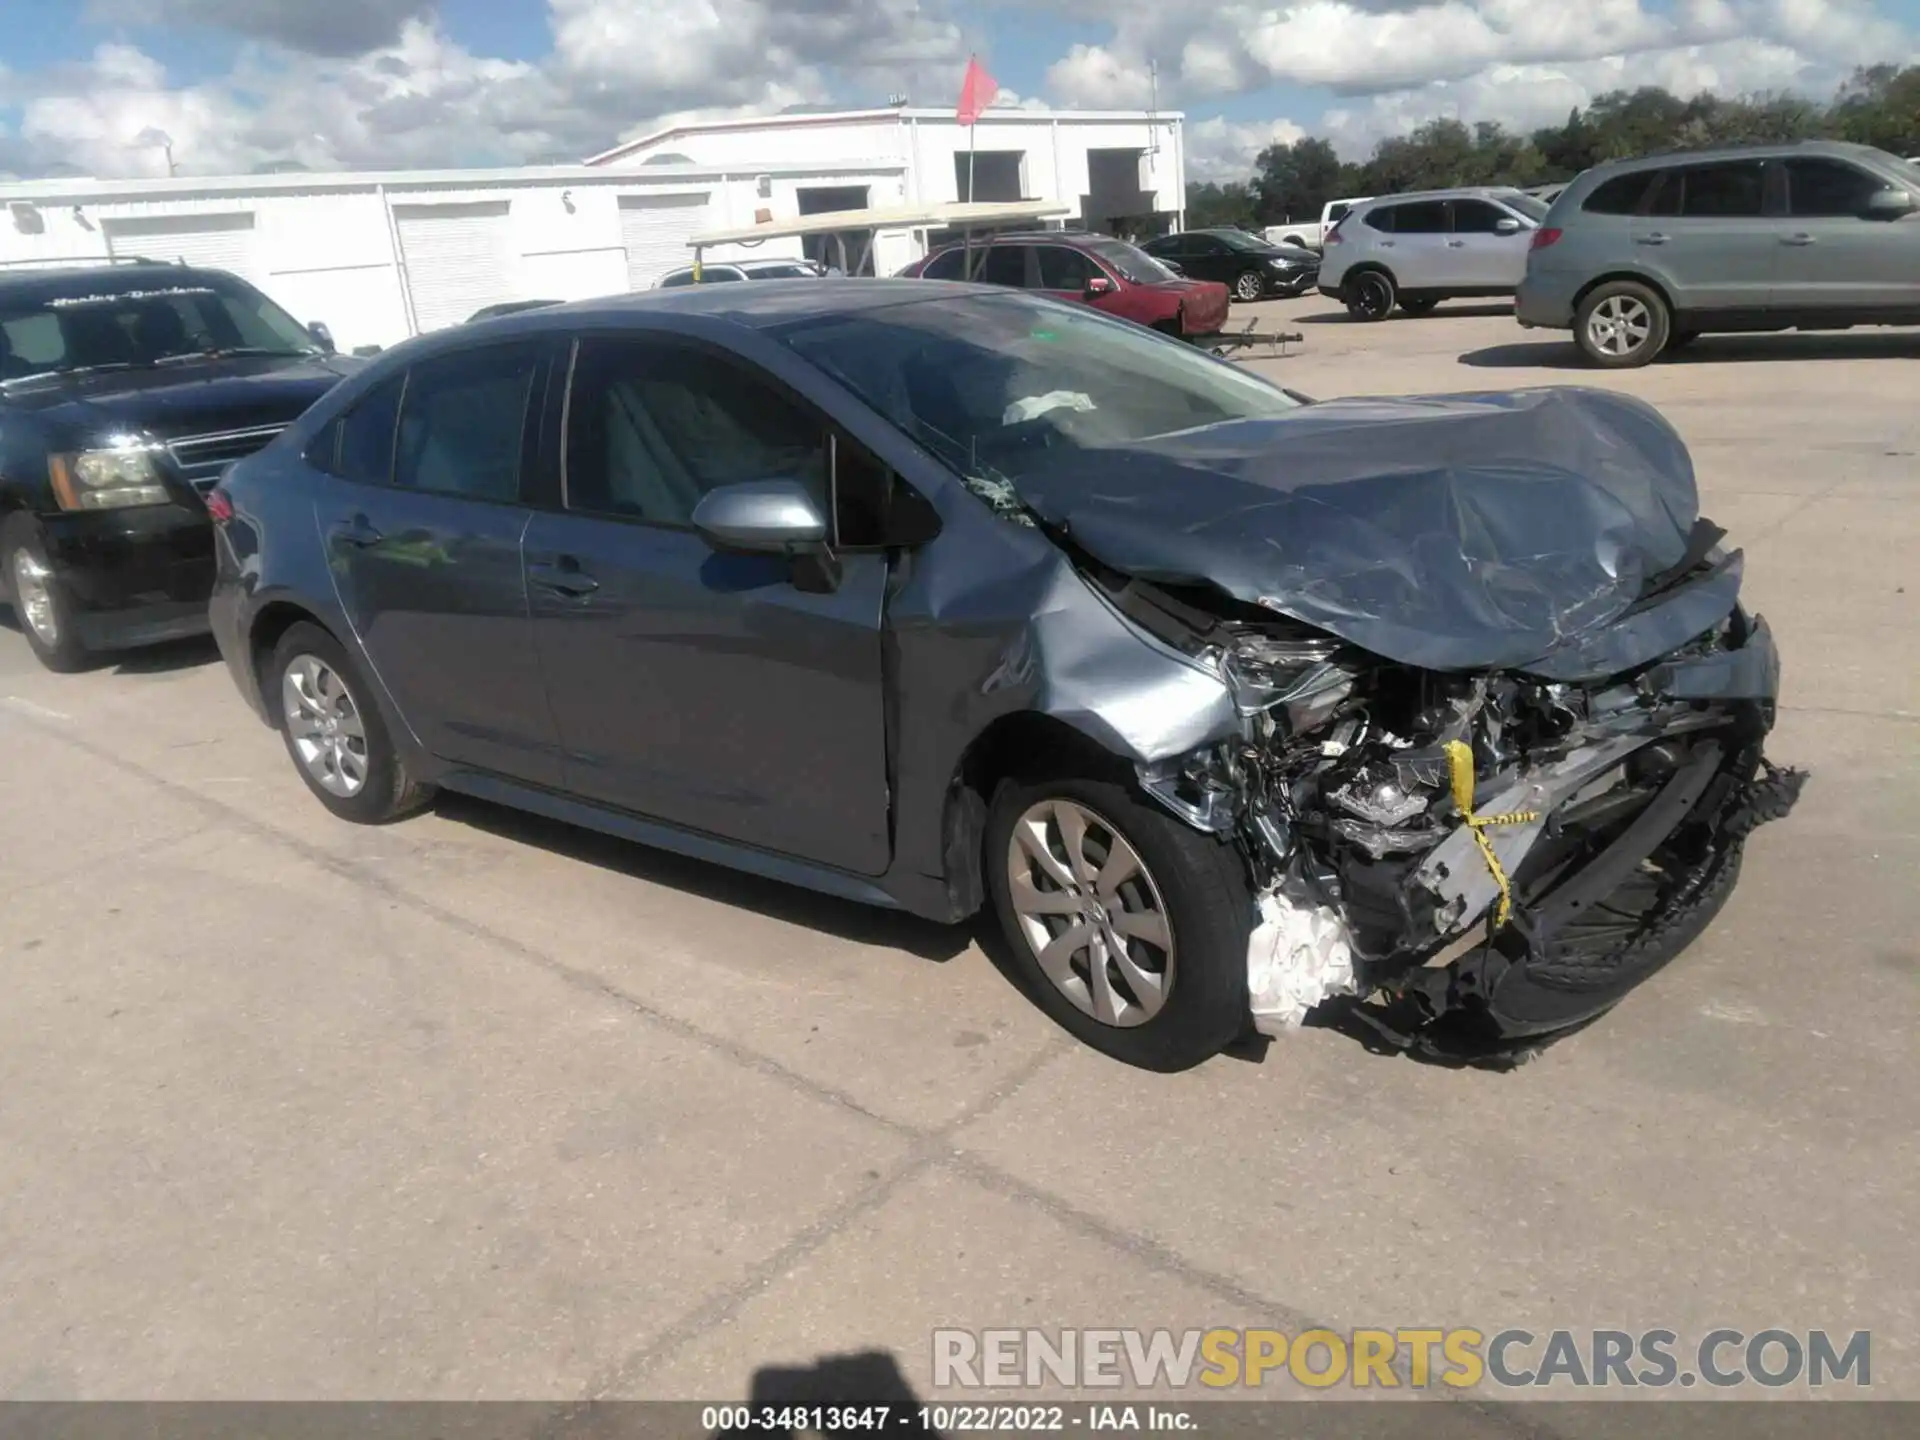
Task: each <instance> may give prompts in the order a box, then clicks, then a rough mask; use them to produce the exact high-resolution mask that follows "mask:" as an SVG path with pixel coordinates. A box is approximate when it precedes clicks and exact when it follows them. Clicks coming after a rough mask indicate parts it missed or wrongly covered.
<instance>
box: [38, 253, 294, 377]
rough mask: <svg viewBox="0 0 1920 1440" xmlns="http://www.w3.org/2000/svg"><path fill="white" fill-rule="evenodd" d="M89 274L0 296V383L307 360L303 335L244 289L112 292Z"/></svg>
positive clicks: (167, 287)
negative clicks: (204, 361)
mask: <svg viewBox="0 0 1920 1440" xmlns="http://www.w3.org/2000/svg"><path fill="white" fill-rule="evenodd" d="M110 282H111V277H104V276H102V277H95V276H89V277H87V278H86V279H85V280H81V281H78V282H77V283H76V282H74V281H67V282H66V283H64V284H62V285H60V286H58V287H51V286H48V287H40V286H36V287H32V288H31V289H25V290H24V291H23V292H16V293H11V294H0V380H9V381H11V380H22V379H30V378H32V377H34V376H39V375H61V374H69V373H73V372H76V371H84V370H100V369H116V370H120V369H132V368H136V367H144V366H153V365H162V364H178V363H181V362H183V361H187V360H191V359H194V358H197V357H200V356H206V355H219V354H233V353H244V354H261V355H317V354H320V353H322V352H321V349H320V347H319V346H318V345H316V344H315V343H314V340H313V337H312V336H311V335H309V334H308V333H307V331H306V329H305V328H304V327H303V326H302V325H301V324H300V323H299V322H298V321H296V320H295V319H294V318H293V317H292V316H290V315H288V314H287V313H286V311H284V310H282V309H281V308H280V307H279V306H278V305H275V304H274V303H273V302H272V301H271V300H269V299H267V298H266V296H264V295H262V294H261V293H260V292H259V291H257V290H255V289H253V288H252V287H251V286H245V285H241V284H239V283H238V282H231V281H229V282H224V283H223V282H222V281H221V280H220V278H219V277H215V276H200V275H196V276H191V277H186V278H184V279H183V280H182V282H181V283H179V284H177V285H174V284H155V283H154V282H153V281H151V280H145V281H142V282H141V283H140V285H139V286H137V287H134V286H129V287H127V288H123V289H115V288H114V287H113V285H112V284H111V283H110Z"/></svg>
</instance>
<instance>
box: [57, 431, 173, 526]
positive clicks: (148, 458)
mask: <svg viewBox="0 0 1920 1440" xmlns="http://www.w3.org/2000/svg"><path fill="white" fill-rule="evenodd" d="M158 453H159V447H158V446H156V445H149V444H147V443H146V442H145V441H140V440H129V441H126V442H124V443H120V444H115V445H112V446H109V447H108V448H106V449H104V450H80V451H76V452H75V453H73V454H71V455H55V456H54V457H53V458H52V459H51V461H50V462H49V465H50V468H51V472H52V476H53V493H54V497H55V498H56V499H57V500H59V502H60V508H61V509H62V510H125V509H130V508H132V507H134V506H137V505H167V504H171V503H172V501H173V496H172V495H170V494H169V493H168V492H167V487H166V483H165V482H164V481H163V480H162V479H161V476H160V467H159V465H158V464H156V463H155V457H156V455H157V454H158Z"/></svg>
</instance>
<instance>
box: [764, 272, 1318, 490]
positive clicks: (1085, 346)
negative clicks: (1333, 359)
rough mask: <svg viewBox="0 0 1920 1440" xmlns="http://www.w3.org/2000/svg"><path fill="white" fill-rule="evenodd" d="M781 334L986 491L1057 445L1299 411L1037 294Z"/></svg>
mask: <svg viewBox="0 0 1920 1440" xmlns="http://www.w3.org/2000/svg"><path fill="white" fill-rule="evenodd" d="M777 333H778V338H779V339H780V340H781V341H782V342H784V343H785V344H786V345H787V346H788V347H789V348H790V349H792V350H793V351H795V352H796V353H798V354H799V355H800V356H801V357H802V358H804V359H805V360H807V361H809V362H810V363H812V364H813V365H815V366H818V367H819V368H820V369H821V370H824V371H825V372H827V374H829V375H831V376H832V377H833V378H834V379H836V380H838V381H839V382H840V383H841V384H843V385H845V386H846V387H847V388H848V389H850V390H852V391H853V392H854V393H855V394H857V395H858V396H859V397H860V398H861V399H862V400H864V401H865V402H866V403H867V404H868V405H870V406H872V407H873V409H874V410H876V411H878V412H879V413H880V414H881V415H883V416H885V417H886V418H887V419H888V420H890V421H891V422H892V423H893V424H894V425H896V426H898V427H899V428H900V429H901V430H903V431H905V432H906V433H907V434H909V435H911V436H913V437H914V438H915V439H916V440H918V441H919V442H920V443H921V444H923V445H924V446H926V448H927V449H929V450H931V451H932V452H933V453H934V454H936V455H938V456H939V457H940V458H941V459H942V460H944V461H946V463H947V464H948V465H950V466H952V467H953V469H954V470H956V471H957V472H958V473H959V474H960V475H962V476H963V477H965V478H966V479H967V480H969V481H970V482H985V483H987V484H989V485H991V484H993V483H995V482H1006V481H1013V480H1017V479H1018V478H1019V477H1020V476H1021V475H1023V474H1025V473H1027V472H1029V471H1030V470H1032V469H1034V468H1036V467H1038V466H1040V465H1043V464H1045V463H1046V460H1047V457H1048V456H1049V455H1050V454H1057V453H1058V452H1060V451H1062V450H1069V451H1075V450H1097V449H1107V448H1118V447H1123V446H1126V445H1128V444H1130V443H1133V442H1136V441H1140V440H1145V439H1148V438H1150V437H1152V436H1157V435H1169V434H1173V433H1175V432H1178V431H1183V430H1193V429H1197V428H1199V427H1202V426H1206V425H1217V424H1220V423H1222V422H1225V421H1230V420H1248V419H1257V418H1261V417H1265V416H1272V415H1278V414H1282V413H1284V412H1286V411H1289V410H1293V409H1295V408H1296V407H1297V406H1298V404H1299V402H1298V401H1296V400H1294V399H1292V398H1291V397H1290V396H1288V395H1287V394H1285V393H1284V392H1282V391H1280V390H1277V389H1275V388H1274V387H1273V386H1272V385H1269V384H1268V383H1267V382H1266V381H1264V380H1261V379H1259V378H1257V377H1255V376H1253V375H1251V374H1248V373H1247V372H1246V371H1244V370H1240V369H1238V368H1237V367H1235V366H1233V365H1230V364H1227V363H1225V362H1224V361H1219V360H1215V359H1212V358H1211V357H1209V356H1207V355H1204V354H1202V353H1201V352H1200V351H1198V350H1196V349H1194V348H1193V347H1192V346H1189V345H1186V344H1183V343H1182V342H1180V341H1177V340H1171V339H1168V338H1167V337H1165V336H1161V335H1156V334H1154V333H1153V332H1152V331H1149V330H1146V329H1144V328H1142V327H1141V326H1138V325H1133V324H1130V323H1128V322H1127V321H1124V320H1114V319H1111V318H1109V317H1108V316H1105V315H1101V314H1100V313H1099V312H1097V311H1093V310H1088V309H1086V308H1084V307H1082V306H1077V305H1067V304H1062V303H1059V302H1057V301H1052V300H1046V299H1042V298H1039V297H1035V296H1025V295H1017V294H995V295H984V296H968V297H965V298H942V299H938V300H923V301H917V302H914V303H911V304H906V305H894V306H889V307H887V308H885V309H878V310H870V311H865V312H862V313H856V314H852V315H833V316H826V317H822V318H819V319H813V320H805V321H799V322H796V323H795V324H793V325H790V326H787V327H784V328H783V329H782V330H780V331H779V332H777ZM974 488H975V489H976V490H978V489H980V484H979V483H975V486H974ZM983 493H984V492H983ZM990 498H991V497H990Z"/></svg>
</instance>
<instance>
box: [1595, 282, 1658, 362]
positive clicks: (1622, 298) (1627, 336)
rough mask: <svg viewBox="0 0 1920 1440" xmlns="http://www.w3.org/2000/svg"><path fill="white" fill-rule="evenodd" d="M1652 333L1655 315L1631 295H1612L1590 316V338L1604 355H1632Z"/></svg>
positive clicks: (1596, 307)
mask: <svg viewBox="0 0 1920 1440" xmlns="http://www.w3.org/2000/svg"><path fill="white" fill-rule="evenodd" d="M1652 334H1653V312H1652V311H1650V310H1649V309H1647V307H1646V304H1645V303H1644V302H1643V301H1640V300H1637V299H1635V298H1634V297H1633V296H1631V295H1609V296H1608V297H1607V298H1606V299H1604V300H1602V301H1601V302H1600V303H1599V304H1598V305H1596V306H1594V307H1593V313H1592V314H1591V315H1589V316H1588V317H1587V339H1588V340H1590V341H1591V342H1592V344H1593V348H1594V349H1595V350H1596V351H1598V352H1599V353H1600V354H1602V355H1613V356H1625V355H1631V354H1633V353H1634V351H1636V350H1638V349H1639V348H1640V347H1641V346H1642V345H1645V344H1646V343H1647V338H1648V337H1649V336H1650V335H1652Z"/></svg>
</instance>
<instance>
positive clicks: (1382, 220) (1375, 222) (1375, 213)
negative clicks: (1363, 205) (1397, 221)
mask: <svg viewBox="0 0 1920 1440" xmlns="http://www.w3.org/2000/svg"><path fill="white" fill-rule="evenodd" d="M1393 211H1394V207H1393V206H1391V205H1378V206H1375V207H1374V208H1373V209H1371V210H1369V211H1368V212H1367V213H1366V215H1365V217H1364V219H1363V223H1364V224H1365V225H1366V227H1367V228H1368V229H1369V230H1378V231H1380V232H1381V233H1382V234H1383V235H1391V234H1392V233H1393Z"/></svg>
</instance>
